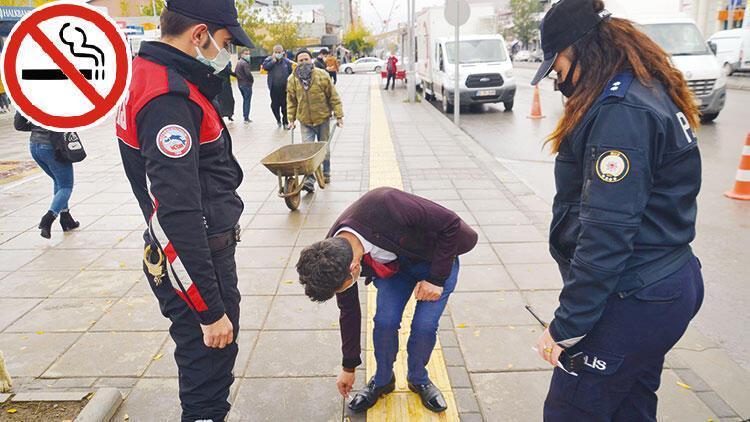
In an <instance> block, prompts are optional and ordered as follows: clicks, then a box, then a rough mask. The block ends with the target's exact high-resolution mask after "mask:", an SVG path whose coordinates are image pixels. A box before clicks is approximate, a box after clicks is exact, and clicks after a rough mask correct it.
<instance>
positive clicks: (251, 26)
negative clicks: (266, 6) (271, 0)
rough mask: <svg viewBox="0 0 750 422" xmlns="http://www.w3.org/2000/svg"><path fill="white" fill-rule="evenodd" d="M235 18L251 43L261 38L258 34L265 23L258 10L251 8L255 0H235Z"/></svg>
mask: <svg viewBox="0 0 750 422" xmlns="http://www.w3.org/2000/svg"><path fill="white" fill-rule="evenodd" d="M236 4H237V16H238V19H239V21H240V25H242V29H244V30H245V32H246V33H247V35H248V36H249V37H250V39H251V40H253V42H257V40H258V39H259V38H261V36H260V34H259V32H260V30H261V29H262V28H264V27H265V25H266V22H265V20H264V19H263V16H261V14H260V9H259V8H257V7H253V5H254V4H255V0H237V1H236Z"/></svg>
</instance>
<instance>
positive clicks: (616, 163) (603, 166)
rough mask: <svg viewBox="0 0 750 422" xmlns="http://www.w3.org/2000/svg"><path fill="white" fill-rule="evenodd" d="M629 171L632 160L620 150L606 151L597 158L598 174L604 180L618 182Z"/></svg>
mask: <svg viewBox="0 0 750 422" xmlns="http://www.w3.org/2000/svg"><path fill="white" fill-rule="evenodd" d="M629 172H630V160H629V159H628V156H627V155H625V154H624V153H622V152H620V151H617V150H610V151H606V152H605V153H603V154H602V155H600V156H599V158H598V159H597V160H596V175H597V176H599V178H600V179H601V180H603V181H604V182H607V183H617V182H619V181H620V180H622V179H624V178H625V177H626V176H627V175H628V173H629Z"/></svg>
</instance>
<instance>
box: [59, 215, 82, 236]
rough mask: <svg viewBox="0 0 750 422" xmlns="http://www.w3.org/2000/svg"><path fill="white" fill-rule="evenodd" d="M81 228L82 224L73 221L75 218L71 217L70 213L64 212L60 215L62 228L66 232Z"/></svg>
mask: <svg viewBox="0 0 750 422" xmlns="http://www.w3.org/2000/svg"><path fill="white" fill-rule="evenodd" d="M80 226H81V223H79V222H77V221H76V220H74V219H73V216H72V215H70V211H63V212H61V213H60V227H62V229H63V231H64V232H67V231H70V230H73V229H77V228H78V227H80Z"/></svg>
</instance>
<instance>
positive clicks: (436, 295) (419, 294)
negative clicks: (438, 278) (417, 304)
mask: <svg viewBox="0 0 750 422" xmlns="http://www.w3.org/2000/svg"><path fill="white" fill-rule="evenodd" d="M442 294H443V288H442V287H440V286H436V285H434V284H432V283H430V282H429V281H426V280H423V281H420V282H419V283H417V287H415V288H414V297H415V298H416V299H417V300H424V301H426V302H434V301H436V300H438V299H440V296H441V295H442Z"/></svg>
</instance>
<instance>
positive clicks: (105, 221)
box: [81, 215, 146, 232]
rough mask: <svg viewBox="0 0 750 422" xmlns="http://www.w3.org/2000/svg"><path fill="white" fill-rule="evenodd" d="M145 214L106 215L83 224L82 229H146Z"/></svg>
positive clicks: (89, 230)
mask: <svg viewBox="0 0 750 422" xmlns="http://www.w3.org/2000/svg"><path fill="white" fill-rule="evenodd" d="M145 229H146V222H145V221H144V220H143V215H106V216H104V217H102V218H100V219H98V220H96V221H95V222H93V223H91V224H88V225H83V227H82V230H81V231H85V232H91V231H113V230H126V231H131V230H145Z"/></svg>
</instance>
